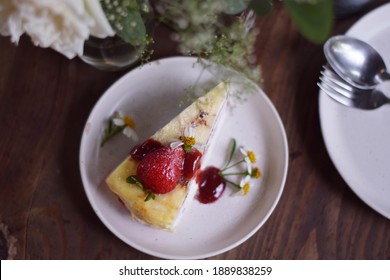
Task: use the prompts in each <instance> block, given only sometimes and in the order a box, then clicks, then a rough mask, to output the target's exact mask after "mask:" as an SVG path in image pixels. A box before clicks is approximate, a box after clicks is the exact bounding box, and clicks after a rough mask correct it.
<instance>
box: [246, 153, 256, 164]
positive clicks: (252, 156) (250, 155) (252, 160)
mask: <svg viewBox="0 0 390 280" xmlns="http://www.w3.org/2000/svg"><path fill="white" fill-rule="evenodd" d="M247 155H248V158H249V160H250V161H251V163H255V162H256V156H255V153H254V152H252V151H248V152H247Z"/></svg>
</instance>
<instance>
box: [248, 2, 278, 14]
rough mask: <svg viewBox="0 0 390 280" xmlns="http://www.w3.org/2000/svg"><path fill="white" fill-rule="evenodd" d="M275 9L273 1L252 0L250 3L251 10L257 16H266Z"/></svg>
mask: <svg viewBox="0 0 390 280" xmlns="http://www.w3.org/2000/svg"><path fill="white" fill-rule="evenodd" d="M272 7H273V4H272V1H271V0H252V1H251V2H250V3H249V8H251V9H252V10H253V11H254V12H255V13H256V14H257V15H259V16H265V15H266V14H268V13H269V12H271V10H272Z"/></svg>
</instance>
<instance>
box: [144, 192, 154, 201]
mask: <svg viewBox="0 0 390 280" xmlns="http://www.w3.org/2000/svg"><path fill="white" fill-rule="evenodd" d="M155 198H156V196H155V195H154V193H152V192H148V194H147V196H146V197H145V199H144V201H149V200H151V199H152V200H154V199H155Z"/></svg>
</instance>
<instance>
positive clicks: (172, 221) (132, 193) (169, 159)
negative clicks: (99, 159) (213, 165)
mask: <svg viewBox="0 0 390 280" xmlns="http://www.w3.org/2000/svg"><path fill="white" fill-rule="evenodd" d="M227 96H228V94H227V84H226V83H224V82H222V83H220V84H219V85H217V86H216V87H215V88H214V89H212V90H211V91H210V92H208V93H207V94H205V95H204V96H202V97H200V98H198V99H197V100H196V101H194V102H193V103H192V104H191V105H190V106H188V107H187V108H186V109H184V110H183V111H182V112H181V113H180V114H179V115H177V116H176V117H175V118H174V119H172V120H171V121H170V122H169V123H168V124H167V125H165V126H164V127H163V128H161V129H160V130H158V131H157V132H156V133H155V134H154V135H152V136H151V137H150V138H149V139H148V140H146V141H145V142H144V143H142V144H140V145H138V146H136V147H134V148H133V149H132V151H131V152H130V156H129V157H128V158H126V159H125V160H124V161H123V162H122V163H120V164H119V166H118V167H117V168H115V169H114V171H113V172H112V173H111V174H110V175H109V176H108V177H107V179H106V183H107V185H108V186H109V188H110V189H111V191H112V192H114V193H115V194H116V195H117V196H118V197H119V198H120V200H121V201H122V202H123V204H124V205H125V206H126V207H127V208H128V209H129V211H130V212H131V214H132V216H133V217H134V218H135V219H136V220H138V221H140V222H142V223H145V224H148V225H151V226H153V227H157V228H163V229H168V230H173V229H174V227H175V225H176V224H177V222H178V220H179V218H180V216H181V212H182V210H183V209H184V208H186V206H187V203H189V202H190V201H191V200H193V197H194V194H195V191H196V189H197V184H196V180H195V177H196V172H197V170H198V169H199V168H200V166H201V159H202V157H203V156H204V154H205V153H206V152H207V147H208V144H209V143H210V140H211V139H212V136H213V134H214V132H215V128H216V125H217V121H218V119H219V118H220V115H221V112H222V110H223V107H224V104H225V103H226V100H227Z"/></svg>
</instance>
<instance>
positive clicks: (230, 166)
mask: <svg viewBox="0 0 390 280" xmlns="http://www.w3.org/2000/svg"><path fill="white" fill-rule="evenodd" d="M244 161H245V159H243V160H240V161H238V162H236V163H234V164H232V165H229V166H226V167H224V168H223V169H222V170H221V172H223V171H225V170H227V169H229V168H232V167H234V166H236V165H239V164H240V163H243V162H244Z"/></svg>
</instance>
